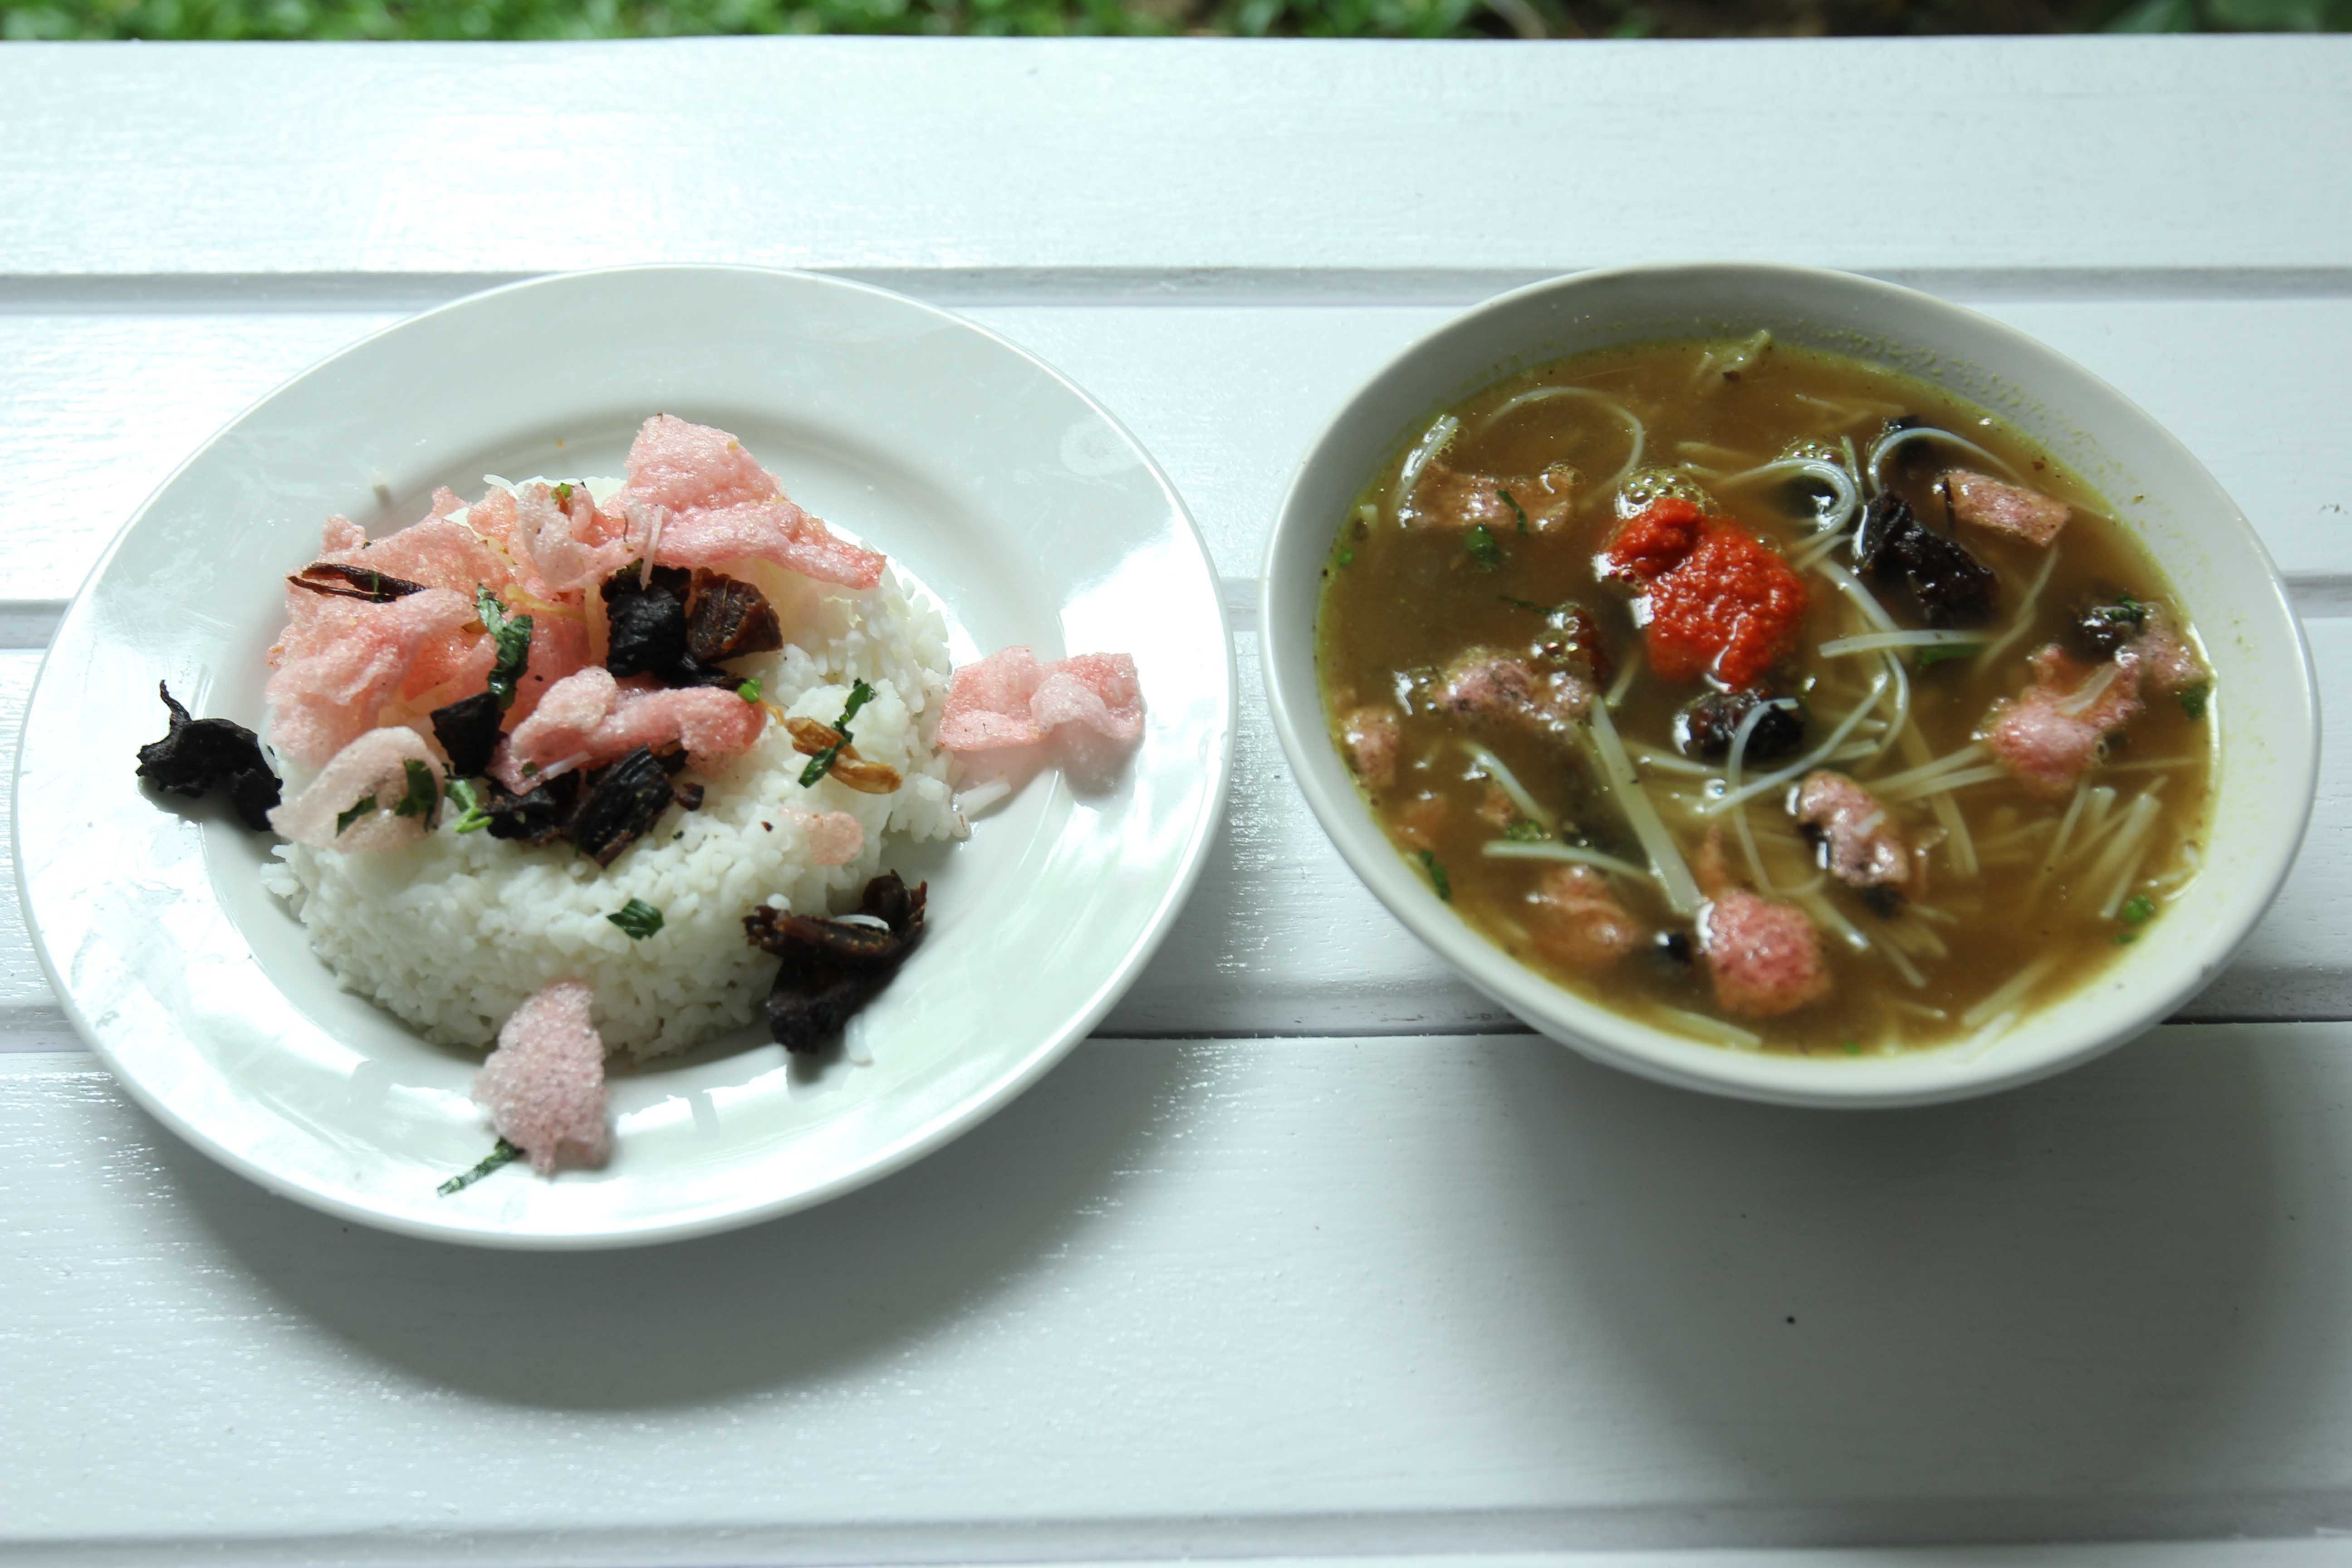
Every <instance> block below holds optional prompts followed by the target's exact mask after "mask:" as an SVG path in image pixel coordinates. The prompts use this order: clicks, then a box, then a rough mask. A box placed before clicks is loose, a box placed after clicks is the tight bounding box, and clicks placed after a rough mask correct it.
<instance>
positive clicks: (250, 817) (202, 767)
mask: <svg viewBox="0 0 2352 1568" xmlns="http://www.w3.org/2000/svg"><path fill="white" fill-rule="evenodd" d="M155 690H156V692H157V693H158V694H159V695H160V696H162V698H163V706H164V707H166V708H168V709H170V710H172V727H171V729H170V730H169V731H166V732H165V734H164V736H163V739H162V740H160V741H154V742H150V743H148V744H147V745H144V746H142V747H140V748H139V776H140V777H141V778H142V779H145V780H147V781H148V782H149V783H151V784H154V785H155V786H156V787H157V788H159V789H167V790H170V791H171V792H172V793H173V794H174V795H186V796H187V797H188V798H189V799H191V800H194V799H197V798H198V797H200V796H202V795H204V794H205V791H207V790H210V789H214V788H221V789H226V791H227V792H228V799H229V804H230V805H233V806H235V807H236V815H237V817H238V819H239V820H240V821H242V822H243V823H244V824H245V825H246V826H247V827H250V828H252V829H253V830H254V831H255V832H256V833H267V832H268V831H269V808H270V807H272V806H274V805H277V804H278V795H279V789H278V775H277V774H276V773H272V772H270V771H269V763H268V760H267V759H265V758H264V757H263V756H262V754H261V740H260V737H258V736H257V735H256V734H254V732H253V731H250V730H248V729H247V728H246V727H245V726H244V725H242V724H236V723H232V722H230V721H228V720H226V719H192V718H190V717H189V716H188V710H186V709H184V708H183V707H181V706H180V705H179V704H178V703H177V702H175V701H173V700H172V691H171V688H170V687H168V686H166V685H165V684H164V683H163V682H162V681H157V682H156V683H155Z"/></svg>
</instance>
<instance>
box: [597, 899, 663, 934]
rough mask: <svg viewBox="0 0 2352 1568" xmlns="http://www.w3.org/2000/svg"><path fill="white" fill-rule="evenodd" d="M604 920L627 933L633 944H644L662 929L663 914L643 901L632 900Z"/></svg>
mask: <svg viewBox="0 0 2352 1568" xmlns="http://www.w3.org/2000/svg"><path fill="white" fill-rule="evenodd" d="M604 918H605V919H606V920H608V921H612V922H613V923H614V925H616V926H619V927H620V928H621V929H622V930H623V931H627V932H628V933H629V940H630V941H631V942H643V941H645V940H646V938H647V937H649V936H651V935H653V934H654V932H656V931H659V930H661V928H662V912H661V911H660V910H657V909H656V908H654V907H653V906H652V905H651V904H649V903H647V902H646V901H645V900H643V899H631V900H629V901H628V902H627V903H625V904H623V905H622V906H621V907H620V908H619V909H618V910H614V912H613V913H611V914H609V915H606V916H605V917H604Z"/></svg>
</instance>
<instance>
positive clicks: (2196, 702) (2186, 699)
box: [2180, 680, 2213, 719]
mask: <svg viewBox="0 0 2352 1568" xmlns="http://www.w3.org/2000/svg"><path fill="white" fill-rule="evenodd" d="M2212 698H2213V683H2212V682H2211V681H2210V680H2200V681H2199V682H2198V683H2197V684H2196V685H2194V686H2184V687H2182V688H2181V689H2180V710H2181V711H2182V712H2183V713H2186V714H2188V715H2189V717H2190V718H2191V719H2202V718H2203V717H2205V705H2206V703H2208V702H2210V701H2211V700H2212Z"/></svg>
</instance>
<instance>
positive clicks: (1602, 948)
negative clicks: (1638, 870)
mask: <svg viewBox="0 0 2352 1568" xmlns="http://www.w3.org/2000/svg"><path fill="white" fill-rule="evenodd" d="M1527 923H1528V931H1529V932H1530V933H1531V934H1532V936H1533V938H1534V941H1535V945H1536V949H1537V951H1538V952H1541V953H1542V954H1543V955H1544V956H1545V957H1546V958H1548V959H1549V960H1550V961H1551V962H1552V963H1557V964H1559V965H1560V966H1561V967H1563V968H1566V969H1573V970H1579V971H1583V972H1586V973H1591V972H1592V971H1595V970H1601V969H1606V968H1608V967H1609V966H1610V965H1611V964H1612V963H1616V962H1617V961H1618V960H1619V959H1622V958H1623V957H1624V956H1625V955H1626V954H1627V953H1629V952H1633V950H1634V949H1635V948H1637V947H1639V946H1640V945H1641V944H1642V942H1643V939H1644V938H1645V937H1646V936H1647V935H1648V932H1647V931H1646V930H1645V929H1644V928H1643V925H1642V923H1641V922H1640V921H1637V920H1635V919H1634V918H1633V915H1631V914H1630V913H1628V912H1627V911H1626V909H1625V906H1624V905H1623V904H1622V902H1620V901H1619V900H1618V898H1617V895H1616V894H1615V893H1614V892H1613V891H1612V890H1611V889H1610V886H1609V879H1608V878H1606V877H1604V876H1602V875H1601V873H1600V872H1598V871H1596V870H1594V869H1593V868H1591V867H1590V866H1554V867H1551V868H1549V869H1548V870H1546V871H1545V872H1544V873H1543V874H1542V875H1541V876H1540V877H1539V878H1538V879H1537V882H1536V887H1535V890H1534V891H1533V892H1531V893H1529V894H1528V908H1527Z"/></svg>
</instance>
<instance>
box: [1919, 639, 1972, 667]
mask: <svg viewBox="0 0 2352 1568" xmlns="http://www.w3.org/2000/svg"><path fill="white" fill-rule="evenodd" d="M1983 651H1984V644H1982V643H1980V642H1961V643H1938V644H1934V645H1931V646H1929V647H1922V648H1915V649H1913V650H1912V654H1911V662H1912V663H1913V664H1915V665H1916V666H1917V667H1918V668H1921V669H1925V668H1927V667H1928V666H1929V665H1931V664H1941V663H1943V662H1944V661H1945V660H1946V659H1948V658H1975V657H1976V656H1977V655H1978V654H1979V653H1982V652H1983Z"/></svg>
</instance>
